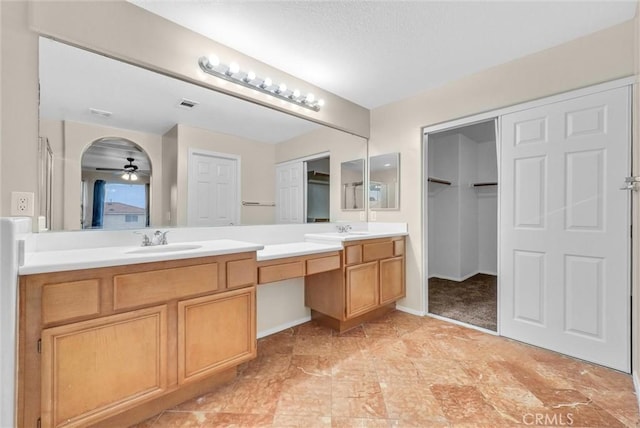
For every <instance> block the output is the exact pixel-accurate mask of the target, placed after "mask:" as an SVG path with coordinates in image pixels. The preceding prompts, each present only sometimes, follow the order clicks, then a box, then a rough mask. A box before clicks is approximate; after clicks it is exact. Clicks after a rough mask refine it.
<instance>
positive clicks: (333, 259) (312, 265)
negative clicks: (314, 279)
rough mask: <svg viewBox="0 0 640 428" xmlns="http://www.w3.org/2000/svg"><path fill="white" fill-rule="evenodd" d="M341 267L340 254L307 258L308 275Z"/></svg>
mask: <svg viewBox="0 0 640 428" xmlns="http://www.w3.org/2000/svg"><path fill="white" fill-rule="evenodd" d="M334 269H340V255H338V254H336V255H333V256H329V257H320V258H317V259H309V260H307V275H313V274H314V273H319V272H326V271H329V270H334Z"/></svg>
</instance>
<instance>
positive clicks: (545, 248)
mask: <svg viewBox="0 0 640 428" xmlns="http://www.w3.org/2000/svg"><path fill="white" fill-rule="evenodd" d="M629 105H630V99H629V90H628V88H620V89H614V90H609V91H606V92H600V93H597V94H593V95H589V96H584V97H580V98H575V99H571V100H567V101H563V102H557V103H553V104H549V105H546V106H542V107H537V108H533V109H529V110H524V111H520V112H516V113H513V114H509V115H505V116H503V117H502V119H501V128H502V129H501V131H502V132H501V144H502V147H501V161H500V166H501V184H500V200H501V203H500V230H501V249H500V274H499V275H500V309H499V310H500V332H501V334H502V335H504V336H508V337H512V338H514V339H517V340H521V341H524V342H527V343H531V344H534V345H537V346H541V347H544V348H548V349H552V350H555V351H558V352H562V353H565V354H568V355H572V356H575V357H578V358H582V359H585V360H588V361H592V362H595V363H598V364H602V365H605V366H609V367H613V368H616V369H618V370H623V371H627V372H628V371H629V369H630V365H629V364H630V363H629V361H630V345H629V336H630V333H629V324H630V307H629V296H630V291H629V290H630V278H629V269H630V264H629V260H630V259H629V240H630V238H629V194H628V192H625V191H622V190H619V187H620V186H621V185H622V184H623V183H624V178H625V176H627V175H629V169H630V167H629V165H630V162H629V159H630V158H629V155H630V129H631V127H630V109H629Z"/></svg>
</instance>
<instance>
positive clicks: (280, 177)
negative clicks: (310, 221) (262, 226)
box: [276, 162, 304, 223]
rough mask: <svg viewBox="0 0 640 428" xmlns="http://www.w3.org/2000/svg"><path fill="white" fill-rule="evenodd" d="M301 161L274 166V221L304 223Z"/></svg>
mask: <svg viewBox="0 0 640 428" xmlns="http://www.w3.org/2000/svg"><path fill="white" fill-rule="evenodd" d="M303 169H304V168H303V163H302V162H295V163H288V164H286V165H277V166H276V209H277V218H276V223H304V174H303Z"/></svg>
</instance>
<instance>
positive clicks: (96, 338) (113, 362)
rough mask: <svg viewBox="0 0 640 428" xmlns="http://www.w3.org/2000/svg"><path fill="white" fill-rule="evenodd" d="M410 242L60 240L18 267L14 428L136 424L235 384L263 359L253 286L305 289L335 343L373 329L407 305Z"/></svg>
mask: <svg viewBox="0 0 640 428" xmlns="http://www.w3.org/2000/svg"><path fill="white" fill-rule="evenodd" d="M325 228H326V229H328V230H331V226H314V227H313V229H314V230H318V229H322V230H325ZM293 229H295V228H294V227H292V226H281V227H278V228H277V230H278V231H281V230H282V231H286V230H289V233H292V232H291V230H293ZM247 230H248V231H250V232H255V231H260V230H262V229H247ZM247 230H243V229H239V228H235V229H233V228H230V231H232V232H235V233H236V234H237V235H238V236H239V237H240V238H247V237H248V234H247V235H242V233H246V231H247ZM305 230H306V228H305ZM265 231H266V232H268V233H269V234H273V231H274V228H271V229H265ZM195 232H197V233H198V236H203V235H205V233H203V232H208V231H207V230H206V229H199V230H197V231H195ZM172 233H173V236H180V234H183V235H182V236H183V237H188V234H189V233H190V231H189V230H188V229H184V230H178V229H176V230H174V231H172ZM215 233H216V234H218V235H221V233H220V229H216V230H215ZM282 233H286V232H282ZM405 235H406V231H402V230H401V231H397V230H393V231H391V232H388V231H387V232H380V231H378V232H375V231H373V232H372V231H355V232H348V233H334V232H323V233H300V234H299V235H296V236H293V235H292V236H291V239H292V242H285V243H274V244H265V245H262V244H254V243H251V242H245V241H239V240H233V239H210V240H205V241H193V240H189V239H188V238H186V239H184V240H179V241H178V242H177V243H172V244H168V245H159V246H156V247H139V246H126V247H118V246H108V245H106V246H101V245H99V244H96V243H91V244H86V245H87V246H86V247H85V248H80V247H78V248H68V246H71V245H72V244H67V243H64V240H65V239H64V238H67V237H66V236H63V235H61V236H60V237H58V238H56V239H58V243H57V244H56V245H57V247H56V248H55V249H53V247H54V246H53V245H51V244H48V245H47V244H43V245H42V248H39V249H38V251H31V252H30V253H28V254H27V255H26V262H25V263H23V264H22V265H21V266H20V268H19V273H20V277H19V308H18V318H19V319H18V324H19V336H18V343H19V346H18V376H17V379H18V388H17V391H18V400H17V402H18V407H17V414H18V420H17V423H18V426H24V427H30V426H33V427H47V428H48V427H80V426H83V427H84V426H104V427H112V426H128V425H130V424H132V423H136V422H138V421H140V420H143V419H145V418H147V417H149V416H152V415H154V414H156V413H158V412H160V411H162V410H164V409H167V408H170V407H172V406H175V405H177V404H179V403H181V402H184V401H186V400H188V399H190V398H192V397H195V396H198V395H201V394H203V393H205V392H207V391H210V390H211V389H212V388H214V387H215V386H217V385H219V384H221V383H224V382H227V381H229V380H231V379H233V378H234V377H235V375H236V367H237V366H238V365H239V364H241V363H243V362H246V361H249V360H251V359H253V358H255V357H256V342H257V340H256V339H257V331H256V330H257V328H256V319H257V301H259V299H257V297H256V296H257V287H274V286H273V285H271V284H273V283H282V282H283V281H285V280H291V279H296V278H297V279H298V280H299V281H300V283H299V284H300V286H304V293H305V295H304V302H302V300H301V301H300V303H299V304H300V305H303V304H304V305H306V306H308V307H309V308H310V309H311V317H312V318H314V319H317V320H318V322H320V323H324V324H325V325H328V326H330V327H332V328H334V329H336V330H338V331H344V330H346V329H349V328H352V327H354V326H356V325H358V324H360V323H362V322H364V321H366V320H369V319H372V318H374V317H377V316H379V315H380V314H382V313H383V312H386V311H388V310H391V309H393V308H394V306H395V301H396V300H398V299H400V298H402V297H404V295H405V276H404V275H405V274H404V269H405V259H404V257H405ZM83 236H91V235H85V232H83ZM94 236H99V237H103V236H108V235H94ZM114 236H116V237H117V236H121V235H114ZM254 236H256V237H258V236H259V235H254ZM265 236H266V235H265ZM41 238H42V239H41V240H42V241H43V242H45V241H46V240H47V239H53V238H51V237H50V236H47V237H41ZM61 238H62V239H61ZM34 239H36V241H37V240H38V238H34ZM36 244H38V242H36ZM65 245H66V247H65ZM38 246H39V245H35V247H38ZM275 287H277V286H275ZM281 298H282V299H285V298H286V296H284V295H283V296H281ZM307 311H308V310H307ZM307 313H308V312H307ZM307 319H308V318H307ZM302 322H304V320H303V321H302ZM298 323H299V322H298Z"/></svg>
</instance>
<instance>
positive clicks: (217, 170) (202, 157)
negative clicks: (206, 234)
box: [187, 151, 240, 226]
mask: <svg viewBox="0 0 640 428" xmlns="http://www.w3.org/2000/svg"><path fill="white" fill-rule="evenodd" d="M239 163H240V158H239V156H235V155H229V154H222V153H213V152H207V151H192V152H191V153H189V171H188V191H187V192H188V203H187V204H188V207H187V225H188V226H232V225H235V224H240V218H239V217H240V216H239V214H240V201H239V197H238V195H239V194H240V191H239V189H238V183H239V180H240V179H239V176H238V172H239V171H240V165H239Z"/></svg>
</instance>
